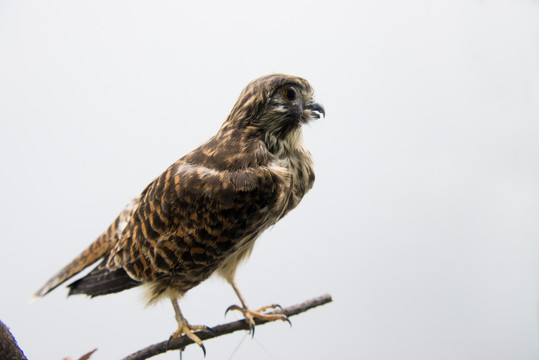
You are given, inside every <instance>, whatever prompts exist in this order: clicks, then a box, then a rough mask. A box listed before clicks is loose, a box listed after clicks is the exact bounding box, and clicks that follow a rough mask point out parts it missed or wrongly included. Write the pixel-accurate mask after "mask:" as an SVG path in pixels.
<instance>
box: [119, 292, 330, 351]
mask: <svg viewBox="0 0 539 360" xmlns="http://www.w3.org/2000/svg"><path fill="white" fill-rule="evenodd" d="M331 301H332V299H331V295H329V294H325V295H322V296H319V297H316V298H313V299H310V300H307V301H305V302H302V303H301V304H297V305H293V306H290V307H287V308H284V309H281V310H277V311H274V312H273V313H282V314H285V315H286V316H288V317H290V316H293V315H297V314H300V313H302V312H305V311H307V310H309V309H312V308H314V307H317V306H321V305H324V304H327V303H329V302H331ZM267 322H268V321H267V320H260V319H255V323H256V325H262V324H265V323H267ZM212 330H213V332H214V334H211V333H209V332H206V331H201V332H197V333H196V335H197V336H198V337H199V338H200V339H201V340H208V339H211V338H214V337H218V336H222V335H226V334H230V333H233V332H235V331H238V330H249V325H247V323H246V322H245V320H238V321H233V322H230V323H227V324H222V325H218V326H215V327H213V328H212ZM190 344H193V341H192V340H191V339H189V338H188V337H187V336H185V335H184V336H181V337H179V338H175V339H172V340H170V341H168V340H167V341H162V342H160V343H157V344H154V345H150V346H148V347H146V348H144V349H142V350H139V351H137V352H135V353H133V354H131V355H129V356H127V357H125V358H124V359H122V360H143V359H148V358H150V357H152V356H155V355H158V354H162V353H164V352H167V351H168V350H178V349H182V348H185V347H186V346H188V345H190Z"/></svg>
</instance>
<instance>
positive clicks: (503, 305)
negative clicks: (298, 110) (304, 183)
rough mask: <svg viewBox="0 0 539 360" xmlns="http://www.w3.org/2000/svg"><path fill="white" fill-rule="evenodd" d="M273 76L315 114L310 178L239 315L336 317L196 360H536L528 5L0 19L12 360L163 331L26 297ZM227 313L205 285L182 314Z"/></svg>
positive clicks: (62, 13) (276, 7)
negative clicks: (253, 87) (281, 76)
mask: <svg viewBox="0 0 539 360" xmlns="http://www.w3.org/2000/svg"><path fill="white" fill-rule="evenodd" d="M273 72H284V73H288V74H293V75H299V76H302V77H305V78H306V79H308V80H309V81H310V82H311V84H312V85H313V87H314V88H315V92H316V97H317V100H318V101H319V102H320V103H322V104H324V106H325V108H326V112H327V117H326V118H325V119H321V120H319V121H316V122H314V123H312V124H311V125H309V126H307V127H306V128H305V142H306V144H307V146H308V147H309V149H310V150H311V152H312V154H313V157H314V161H315V170H316V175H317V180H316V183H315V186H314V188H313V190H312V191H311V192H310V193H309V194H308V195H307V196H306V197H305V198H304V200H303V202H302V203H301V204H300V206H298V207H297V208H296V209H295V210H294V211H293V212H292V213H291V214H290V215H288V216H287V217H286V218H285V219H284V220H283V221H281V222H280V223H278V224H277V225H276V226H275V227H274V228H272V229H271V230H269V231H267V232H266V233H265V234H264V235H263V236H262V237H261V238H260V239H259V240H258V242H257V245H256V247H255V250H254V252H253V255H252V257H251V259H250V260H249V261H248V262H247V263H246V264H245V265H243V266H242V267H241V268H240V270H239V274H238V282H239V286H240V288H241V289H242V291H243V293H244V295H245V297H246V298H247V301H248V302H249V304H251V305H252V306H253V307H257V306H262V305H267V304H269V303H275V302H277V303H280V304H281V305H283V306H288V305H292V304H295V303H298V302H301V301H303V300H306V299H308V298H311V297H314V296H318V295H321V294H323V293H326V292H328V293H330V294H332V295H333V297H334V302H333V303H332V304H329V305H326V306H324V307H321V308H317V309H315V310H311V311H310V312H307V313H305V314H302V315H300V316H297V317H294V318H292V319H291V320H292V322H293V326H292V328H290V327H289V326H288V325H287V324H285V323H281V322H279V323H275V324H269V325H265V326H261V327H259V328H258V329H257V330H256V336H255V338H254V339H253V340H251V338H250V337H249V336H246V334H245V333H235V334H233V335H229V336H226V337H221V338H219V339H215V340H209V341H207V342H206V349H207V352H208V355H207V357H206V359H208V360H213V359H235V360H240V359H268V360H269V359H324V358H329V359H333V358H341V359H377V360H378V359H380V360H386V359H387V360H393V359H414V360H416V359H425V360H427V359H429V360H430V359H537V358H539V221H538V219H539V141H538V139H539V1H537V0H453V1H427V0H424V1H420V0H411V1H397V0H394V1H390V0H377V1H374V0H373V1H340V0H333V1H324V2H322V1H313V0H311V1H290V0H282V1H281V0H276V1H265V2H255V1H243V2H241V1H198V2H197V1H189V2H187V1H180V0H176V1H136V0H129V1H126V0H121V1H103V0H94V1H67V0H65V1H55V0H52V1H28V0H0V161H1V165H2V172H1V176H0V225H1V230H2V231H1V239H0V288H1V289H2V290H1V296H0V319H1V320H2V321H4V322H5V323H6V324H7V325H8V326H9V327H10V328H11V330H12V332H13V333H14V335H15V337H16V338H17V339H18V341H19V343H20V345H21V347H22V348H23V350H24V351H25V352H26V354H27V356H28V358H29V359H30V360H32V359H54V360H60V359H61V358H62V357H65V356H73V357H75V358H76V357H78V356H80V355H82V354H84V353H85V352H87V351H89V350H91V349H93V348H95V347H97V348H98V349H99V350H98V352H97V353H96V354H95V355H94V356H93V357H92V359H95V360H99V359H118V358H121V357H124V356H126V355H128V354H130V353H132V352H134V351H136V350H138V349H140V348H142V347H145V346H147V345H149V344H152V343H155V342H159V341H162V340H165V339H167V338H168V336H169V335H170V333H171V332H172V331H174V330H175V329H176V322H175V319H174V315H173V309H172V307H171V306H170V304H169V303H168V302H164V303H162V304H158V305H156V306H153V307H149V308H145V303H144V300H143V294H142V292H141V291H140V289H134V290H129V291H125V292H122V293H119V294H115V295H111V296H105V297H101V298H97V299H88V298H86V297H82V296H78V297H72V298H69V299H66V289H65V288H64V287H61V288H59V289H57V290H56V291H54V292H52V293H51V294H49V295H48V296H46V297H45V298H43V299H40V300H38V301H36V302H35V303H33V304H29V302H28V299H29V298H30V296H31V295H32V294H33V293H34V292H35V291H36V290H37V289H38V288H39V287H40V286H41V285H42V284H43V283H44V282H45V281H46V280H47V279H48V278H49V277H50V276H52V275H53V274H54V273H55V272H56V271H57V270H59V269H60V268H61V267H63V266H64V265H65V264H67V263H68V262H69V261H70V260H71V259H72V258H73V257H74V256H76V255H77V254H78V253H79V252H80V251H82V250H83V249H84V248H85V247H86V246H87V245H89V244H90V243H91V242H92V241H93V240H94V239H95V238H96V237H97V236H98V235H99V234H100V233H101V231H103V230H104V229H105V228H106V227H107V226H108V225H109V224H110V222H111V221H112V220H113V219H114V218H115V216H116V215H117V213H118V212H119V211H120V210H121V209H122V207H123V206H124V204H126V203H127V202H128V201H129V200H130V199H131V198H132V197H134V196H136V195H138V194H139V193H140V192H141V191H142V189H143V188H144V187H145V186H146V185H147V184H148V183H149V182H150V181H151V180H152V179H153V178H154V177H156V176H157V175H159V174H160V173H161V172H162V171H163V170H164V169H165V168H166V167H167V166H168V165H170V164H171V163H172V162H174V161H175V160H176V159H178V158H179V157H181V156H182V155H184V154H185V153H187V152H188V151H190V150H192V149H193V148H194V147H196V146H198V145H200V144H201V143H202V142H204V141H205V140H207V139H208V138H209V137H211V136H212V135H213V134H214V133H215V132H216V131H217V130H218V128H219V127H220V125H221V123H222V121H223V120H224V119H225V118H226V116H227V114H228V112H229V111H230V109H231V108H232V105H233V104H234V102H235V100H236V98H237V96H238V95H239V93H240V91H241V90H242V88H243V87H244V86H245V85H246V84H247V83H248V82H249V81H250V80H252V79H254V78H256V77H258V76H261V75H264V74H268V73H273ZM233 303H237V299H236V298H235V295H234V293H233V291H232V289H231V288H230V287H229V286H228V285H227V284H226V283H225V282H223V281H221V280H219V279H211V280H209V281H207V282H205V283H204V284H202V285H200V286H199V287H197V288H195V289H193V290H192V291H190V292H189V293H188V294H187V296H186V297H185V298H184V299H183V300H182V301H181V307H182V310H183V313H184V314H185V316H186V317H187V319H188V320H189V321H190V322H191V323H193V324H205V325H209V326H213V325H217V324H220V323H223V322H225V321H228V320H234V319H236V318H237V315H234V314H229V315H228V316H227V318H225V317H224V315H223V314H224V310H225V309H226V308H227V307H228V306H229V305H231V304H233ZM202 358H203V356H202V352H201V351H200V350H199V349H197V348H196V347H189V348H188V349H187V350H186V352H185V354H184V359H202ZM160 359H178V353H177V352H174V353H169V354H166V355H162V356H161V357H160Z"/></svg>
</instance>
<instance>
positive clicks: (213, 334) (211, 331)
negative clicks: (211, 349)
mask: <svg viewBox="0 0 539 360" xmlns="http://www.w3.org/2000/svg"><path fill="white" fill-rule="evenodd" d="M204 331H207V332H209V333H210V334H211V335H212V336H214V337H215V336H217V334H216V333H215V331H213V329H212V328H211V327H209V326H204Z"/></svg>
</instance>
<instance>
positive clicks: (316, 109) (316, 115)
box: [305, 102, 326, 119]
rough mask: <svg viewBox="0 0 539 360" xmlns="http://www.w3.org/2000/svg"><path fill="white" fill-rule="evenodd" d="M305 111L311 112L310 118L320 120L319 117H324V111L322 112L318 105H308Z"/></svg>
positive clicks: (322, 108)
mask: <svg viewBox="0 0 539 360" xmlns="http://www.w3.org/2000/svg"><path fill="white" fill-rule="evenodd" d="M305 109H309V110H310V111H311V116H312V117H313V118H315V119H320V115H322V116H324V117H326V110H324V107H323V106H322V105H320V104H319V103H315V102H313V103H308V104H306V105H305Z"/></svg>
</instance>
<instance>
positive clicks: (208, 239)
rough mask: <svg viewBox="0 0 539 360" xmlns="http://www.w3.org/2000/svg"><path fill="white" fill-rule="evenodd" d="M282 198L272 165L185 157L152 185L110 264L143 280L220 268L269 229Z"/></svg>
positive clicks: (118, 244) (109, 265) (114, 250)
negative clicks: (218, 164)
mask: <svg viewBox="0 0 539 360" xmlns="http://www.w3.org/2000/svg"><path fill="white" fill-rule="evenodd" d="M278 199H279V179H278V177H276V176H275V174H274V173H272V172H271V171H270V169H269V168H267V167H264V166H252V167H247V168H243V169H237V170H234V171H230V170H215V169H210V168H207V167H205V166H203V165H193V164H189V163H186V162H185V161H182V160H181V159H180V160H179V161H178V162H176V163H175V164H173V165H172V166H171V167H169V168H168V169H167V170H166V171H165V172H164V173H163V174H162V175H161V176H160V177H159V178H157V179H156V180H155V181H154V182H153V183H151V184H150V185H149V186H148V187H147V188H146V190H145V191H144V193H143V194H142V197H141V201H140V204H139V205H138V207H137V209H136V211H135V212H134V214H133V216H132V218H131V219H130V221H129V223H128V225H127V226H126V228H125V230H124V232H123V234H122V238H121V240H120V241H119V242H118V243H117V244H116V245H115V247H114V248H113V250H112V252H111V256H110V259H109V262H108V264H107V266H108V268H109V269H110V270H117V269H120V268H123V269H124V270H125V271H127V273H128V274H129V275H130V276H131V277H132V278H133V279H136V280H139V281H151V280H156V279H160V278H163V277H167V276H169V275H171V274H174V275H178V274H182V273H187V272H189V271H192V270H197V269H200V271H207V270H208V269H210V270H215V268H216V267H217V265H218V262H219V261H221V260H222V259H223V258H224V257H226V256H227V255H230V253H232V252H233V251H234V250H236V249H237V248H238V246H240V245H241V242H242V241H243V240H244V239H246V238H248V237H250V236H251V237H252V235H254V234H256V233H257V232H260V231H262V230H263V228H264V226H266V223H267V222H268V221H269V218H270V214H272V213H274V212H275V211H274V209H273V208H274V207H275V206H276V204H277V202H278Z"/></svg>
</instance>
